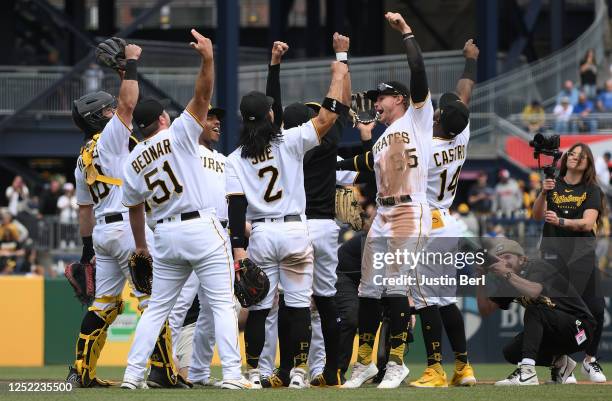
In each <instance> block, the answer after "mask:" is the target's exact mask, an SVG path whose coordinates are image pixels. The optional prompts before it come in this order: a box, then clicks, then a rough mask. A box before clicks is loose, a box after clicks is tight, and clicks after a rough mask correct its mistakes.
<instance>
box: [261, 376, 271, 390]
mask: <svg viewBox="0 0 612 401" xmlns="http://www.w3.org/2000/svg"><path fill="white" fill-rule="evenodd" d="M260 379H261V387H263V388H271V387H272V384H271V383H270V376H261V377H260Z"/></svg>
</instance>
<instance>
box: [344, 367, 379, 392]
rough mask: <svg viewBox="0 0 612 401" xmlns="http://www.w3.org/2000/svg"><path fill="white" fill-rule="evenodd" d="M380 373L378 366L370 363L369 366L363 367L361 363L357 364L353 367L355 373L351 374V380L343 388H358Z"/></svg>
mask: <svg viewBox="0 0 612 401" xmlns="http://www.w3.org/2000/svg"><path fill="white" fill-rule="evenodd" d="M377 373H378V368H377V367H376V364H374V363H370V364H369V365H363V364H361V363H359V362H355V364H354V365H353V371H352V372H351V378H350V379H348V380H347V381H346V383H344V384H343V385H342V388H358V387H361V385H362V384H363V383H365V382H367V381H368V380H370V379H371V378H373V377H374V376H376V374H377Z"/></svg>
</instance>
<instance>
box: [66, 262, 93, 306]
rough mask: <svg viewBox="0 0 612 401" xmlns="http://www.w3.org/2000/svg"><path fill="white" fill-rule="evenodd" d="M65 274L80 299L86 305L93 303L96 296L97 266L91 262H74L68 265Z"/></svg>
mask: <svg viewBox="0 0 612 401" xmlns="http://www.w3.org/2000/svg"><path fill="white" fill-rule="evenodd" d="M64 276H66V278H67V279H68V282H69V283H70V285H71V286H72V288H73V289H74V294H75V296H76V297H77V298H78V299H79V301H81V303H82V304H83V305H85V306H89V305H91V303H92V302H93V300H94V298H95V297H96V267H95V266H94V265H92V264H91V263H80V262H74V263H71V264H69V265H68V266H66V268H65V269H64Z"/></svg>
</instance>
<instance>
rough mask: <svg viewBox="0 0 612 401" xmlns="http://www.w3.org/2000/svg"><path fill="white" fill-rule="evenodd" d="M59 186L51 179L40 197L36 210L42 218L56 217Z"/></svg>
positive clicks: (57, 182) (56, 181) (59, 194)
mask: <svg viewBox="0 0 612 401" xmlns="http://www.w3.org/2000/svg"><path fill="white" fill-rule="evenodd" d="M60 190H61V185H60V182H59V181H58V180H56V179H52V180H51V182H50V183H49V185H48V186H46V188H45V189H44V191H43V193H42V195H41V196H40V205H39V208H38V211H39V214H40V215H42V216H56V215H57V213H58V210H57V200H58V199H59V197H60V196H61V194H62V193H61V192H60Z"/></svg>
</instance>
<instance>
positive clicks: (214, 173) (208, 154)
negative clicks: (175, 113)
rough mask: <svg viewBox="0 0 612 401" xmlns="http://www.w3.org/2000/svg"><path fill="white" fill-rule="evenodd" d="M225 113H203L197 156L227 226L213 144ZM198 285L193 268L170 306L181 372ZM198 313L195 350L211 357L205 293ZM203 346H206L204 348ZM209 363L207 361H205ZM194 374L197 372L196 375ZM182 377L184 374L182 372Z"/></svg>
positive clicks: (220, 166)
mask: <svg viewBox="0 0 612 401" xmlns="http://www.w3.org/2000/svg"><path fill="white" fill-rule="evenodd" d="M224 116H225V110H223V109H220V108H218V107H211V108H210V109H209V110H208V115H207V116H206V122H205V123H204V126H205V129H204V130H203V131H202V134H201V135H200V138H199V151H200V158H201V159H202V165H203V167H204V171H203V174H202V177H201V179H202V180H203V182H205V183H206V186H207V188H208V191H209V192H210V193H211V195H212V198H213V199H214V200H215V201H216V204H215V213H216V214H217V217H218V219H219V221H220V222H221V225H222V226H223V227H224V228H225V227H226V226H227V200H226V199H225V173H224V171H225V156H224V155H223V154H222V153H219V152H217V151H216V150H215V149H214V144H216V143H217V142H218V141H219V137H220V134H221V119H222V118H223V117H224ZM199 288H200V281H199V280H198V277H197V275H196V274H195V272H193V273H191V275H190V276H189V278H188V279H187V282H185V285H184V286H183V288H182V289H181V293H180V295H179V297H178V299H177V300H176V303H175V304H174V307H173V308H172V311H171V313H170V317H169V318H168V321H169V323H170V328H171V330H172V348H173V350H174V354H175V357H176V359H177V361H178V363H177V365H178V368H179V371H180V372H181V373H185V371H186V370H188V369H189V368H190V366H191V362H192V350H193V340H194V332H195V328H196V327H195V325H190V326H189V327H184V326H183V322H184V320H185V316H186V315H187V311H188V310H189V308H190V307H191V305H192V304H193V302H194V299H195V297H196V295H197V294H198V289H199ZM199 299H201V301H200V302H199V304H200V312H201V313H200V315H202V316H203V317H204V318H202V319H198V320H199V321H200V320H201V323H199V324H200V326H201V327H199V328H198V336H200V335H201V334H205V336H204V337H198V339H199V342H198V350H197V352H204V354H205V355H209V354H210V358H211V359H212V353H213V347H214V326H213V319H212V318H213V315H212V310H211V309H210V306H209V304H208V302H207V300H206V298H205V297H204V298H203V297H200V298H199ZM202 348H205V350H203V349H202ZM208 365H210V361H209V362H208ZM204 368H205V369H207V371H208V372H209V373H210V367H209V366H207V367H202V369H204ZM196 376H197V375H196ZM209 376H210V375H209V374H208V375H206V377H198V380H193V378H192V377H189V379H190V381H192V382H193V383H197V384H209V380H208V379H209ZM185 377H187V375H186V374H185Z"/></svg>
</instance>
